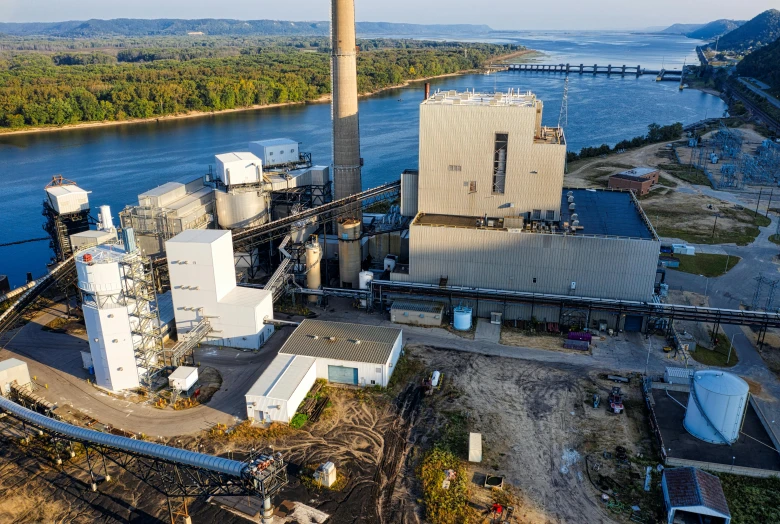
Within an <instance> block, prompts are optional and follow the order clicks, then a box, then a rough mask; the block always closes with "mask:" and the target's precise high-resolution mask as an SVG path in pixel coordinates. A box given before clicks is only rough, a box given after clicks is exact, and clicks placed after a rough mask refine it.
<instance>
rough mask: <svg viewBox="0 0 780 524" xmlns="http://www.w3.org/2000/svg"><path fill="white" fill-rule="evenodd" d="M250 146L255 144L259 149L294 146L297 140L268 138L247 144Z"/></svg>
mask: <svg viewBox="0 0 780 524" xmlns="http://www.w3.org/2000/svg"><path fill="white" fill-rule="evenodd" d="M249 143H250V144H257V145H259V146H260V147H269V146H282V145H287V144H295V145H298V141H297V140H293V139H292V138H269V139H268V140H255V141H253V142H249Z"/></svg>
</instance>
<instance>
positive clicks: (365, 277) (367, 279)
mask: <svg viewBox="0 0 780 524" xmlns="http://www.w3.org/2000/svg"><path fill="white" fill-rule="evenodd" d="M372 280H374V274H373V273H372V272H371V271H361V272H360V274H359V275H358V282H359V283H360V289H364V290H365V289H368V284H369V283H371V281H372ZM360 307H366V301H365V300H361V301H360Z"/></svg>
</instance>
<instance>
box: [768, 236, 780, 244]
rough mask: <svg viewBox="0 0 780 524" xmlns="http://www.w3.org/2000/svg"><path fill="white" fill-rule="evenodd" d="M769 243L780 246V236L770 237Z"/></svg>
mask: <svg viewBox="0 0 780 524" xmlns="http://www.w3.org/2000/svg"><path fill="white" fill-rule="evenodd" d="M769 241H770V242H772V243H773V244H780V235H772V236H770V237H769Z"/></svg>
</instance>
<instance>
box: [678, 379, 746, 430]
mask: <svg viewBox="0 0 780 524" xmlns="http://www.w3.org/2000/svg"><path fill="white" fill-rule="evenodd" d="M749 398H750V388H749V386H748V384H747V382H745V381H744V380H742V379H741V378H739V377H738V376H736V375H732V374H731V373H726V372H724V371H716V370H705V371H697V372H696V373H694V374H693V378H692V379H691V391H690V395H689V397H688V410H687V411H686V413H685V420H684V422H683V425H684V426H685V429H686V430H687V431H688V433H690V434H691V435H693V436H694V437H696V438H698V439H700V440H703V441H705V442H710V443H712V444H731V443H733V442H735V441H736V440H737V439H738V438H739V432H740V430H741V429H742V421H743V419H744V416H745V410H746V409H747V403H748V400H749Z"/></svg>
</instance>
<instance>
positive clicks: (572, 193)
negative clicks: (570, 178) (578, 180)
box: [566, 191, 574, 196]
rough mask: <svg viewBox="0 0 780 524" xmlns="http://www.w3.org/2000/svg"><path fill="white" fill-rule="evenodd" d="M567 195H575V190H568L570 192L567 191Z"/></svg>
mask: <svg viewBox="0 0 780 524" xmlns="http://www.w3.org/2000/svg"><path fill="white" fill-rule="evenodd" d="M566 196H574V191H568V192H566Z"/></svg>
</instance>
